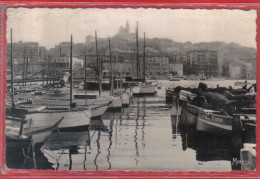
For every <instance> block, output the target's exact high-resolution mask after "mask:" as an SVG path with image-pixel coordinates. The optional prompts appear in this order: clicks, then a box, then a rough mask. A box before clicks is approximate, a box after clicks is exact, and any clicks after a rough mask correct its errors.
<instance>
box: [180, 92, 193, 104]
mask: <svg viewBox="0 0 260 179" xmlns="http://www.w3.org/2000/svg"><path fill="white" fill-rule="evenodd" d="M196 96H197V95H196V94H193V93H191V92H190V91H186V90H181V91H180V92H179V100H180V101H181V102H183V101H192V100H193V99H194V98H195V97H196Z"/></svg>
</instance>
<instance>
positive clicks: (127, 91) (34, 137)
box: [6, 32, 156, 150]
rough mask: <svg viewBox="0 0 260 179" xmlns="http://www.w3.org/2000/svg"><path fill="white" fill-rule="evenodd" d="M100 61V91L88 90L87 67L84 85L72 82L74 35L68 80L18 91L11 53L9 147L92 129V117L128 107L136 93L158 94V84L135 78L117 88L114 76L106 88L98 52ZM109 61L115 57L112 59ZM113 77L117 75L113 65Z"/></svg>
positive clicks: (7, 140)
mask: <svg viewBox="0 0 260 179" xmlns="http://www.w3.org/2000/svg"><path fill="white" fill-rule="evenodd" d="M11 36H12V32H11ZM96 40H97V37H96ZM109 46H110V41H109ZM11 54H12V37H11ZM97 54H98V53H97ZM110 58H111V50H110ZM97 61H98V64H99V65H98V67H99V68H98V77H99V79H98V82H99V89H98V91H91V92H90V91H87V83H86V77H87V74H86V70H85V80H84V88H83V89H80V88H77V89H75V84H73V69H72V64H73V62H72V36H71V53H70V72H69V74H68V78H67V79H68V81H67V82H66V81H64V80H63V81H62V83H59V82H56V83H53V84H52V85H49V84H48V85H47V86H46V85H36V86H33V85H30V86H29V88H28V84H27V89H29V90H24V91H23V90H20V91H19V93H17V92H15V86H14V75H13V66H12V64H13V59H12V55H11V80H10V81H11V85H9V86H7V90H6V91H7V92H6V143H7V150H9V149H8V148H9V147H19V145H18V144H21V145H22V144H27V143H30V144H33V145H42V144H43V143H44V141H45V140H46V139H47V137H48V136H49V135H50V134H51V133H53V132H54V131H58V132H62V131H70V132H80V131H86V130H88V129H89V126H90V123H91V122H90V120H92V119H94V118H99V117H101V116H102V115H103V114H104V113H105V111H107V110H121V108H122V107H127V106H128V105H129V103H130V102H131V98H132V96H133V95H144V94H145V95H147V94H150V95H154V94H155V92H156V91H155V85H154V84H151V83H147V82H145V80H144V82H135V83H132V84H131V86H130V85H129V86H128V87H125V88H117V89H114V85H113V80H111V81H110V82H111V85H110V86H111V90H110V91H106V92H104V91H103V90H102V77H101V75H100V74H101V73H100V72H101V71H102V67H101V65H100V64H101V61H100V58H99V56H98V55H97ZM110 61H112V60H111V59H110ZM111 64H112V63H111ZM85 69H86V61H85ZM111 79H114V78H113V68H112V67H111ZM132 85H134V86H132ZM23 87H26V86H23Z"/></svg>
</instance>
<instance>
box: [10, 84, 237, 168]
mask: <svg viewBox="0 0 260 179" xmlns="http://www.w3.org/2000/svg"><path fill="white" fill-rule="evenodd" d="M188 82H189V83H188ZM159 83H160V86H162V87H161V89H159V90H158V93H157V95H155V96H147V97H133V98H132V101H131V104H130V105H129V107H127V108H122V109H121V111H115V112H106V113H105V114H104V115H103V116H102V117H101V118H98V119H93V120H91V125H90V129H89V131H80V132H56V133H53V134H51V136H49V138H48V139H47V141H46V142H45V143H44V145H43V146H42V147H41V148H39V149H37V148H36V149H35V151H36V155H35V158H34V159H33V160H34V162H32V161H30V160H29V159H26V158H25V157H24V156H17V155H18V154H16V153H14V152H12V153H11V154H10V155H9V156H7V158H9V160H8V161H7V167H8V162H9V163H12V161H13V160H14V159H15V161H16V164H17V165H19V167H18V168H26V169H30V168H36V169H53V170H83V171H84V170H85V171H88V170H131V171H150V170H152V171H231V170H235V169H237V168H239V166H237V164H236V163H234V160H235V159H236V158H235V157H234V156H233V155H232V152H231V147H230V139H229V138H222V137H214V136H210V137H209V136H207V135H205V136H204V135H200V134H197V133H196V131H195V129H193V128H179V126H178V125H177V122H178V117H177V116H171V108H172V107H173V108H174V107H176V106H174V105H175V104H167V103H166V102H165V87H166V86H169V85H178V83H180V84H185V83H187V85H188V84H192V85H194V86H196V85H197V84H198V83H199V82H197V81H194V82H193V81H192V82H190V81H186V80H185V81H176V82H169V81H159ZM206 83H207V82H206ZM233 83H234V81H231V80H230V81H224V82H223V81H211V85H217V84H219V85H220V86H223V84H226V86H230V85H231V84H233ZM221 84H222V85H221ZM172 105H173V106H172ZM35 147H37V146H35ZM12 159H13V160H12ZM33 163H34V164H33ZM9 168H10V165H9Z"/></svg>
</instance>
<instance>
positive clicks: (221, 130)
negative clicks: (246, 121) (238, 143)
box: [196, 110, 233, 135]
mask: <svg viewBox="0 0 260 179" xmlns="http://www.w3.org/2000/svg"><path fill="white" fill-rule="evenodd" d="M232 120H233V118H232V117H230V116H222V115H217V114H213V113H207V112H204V111H203V110H200V111H199V113H198V119H197V125H196V129H197V131H200V132H208V133H212V134H218V135H231V133H232Z"/></svg>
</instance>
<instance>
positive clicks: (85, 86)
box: [84, 47, 87, 106]
mask: <svg viewBox="0 0 260 179" xmlns="http://www.w3.org/2000/svg"><path fill="white" fill-rule="evenodd" d="M84 70H85V78H84V88H85V105H86V106H87V47H86V48H85V60H84Z"/></svg>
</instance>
